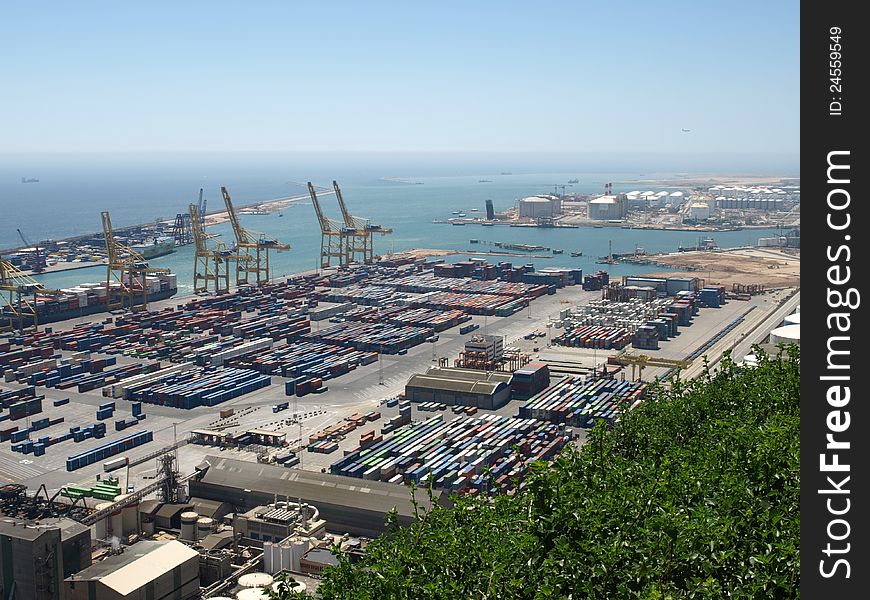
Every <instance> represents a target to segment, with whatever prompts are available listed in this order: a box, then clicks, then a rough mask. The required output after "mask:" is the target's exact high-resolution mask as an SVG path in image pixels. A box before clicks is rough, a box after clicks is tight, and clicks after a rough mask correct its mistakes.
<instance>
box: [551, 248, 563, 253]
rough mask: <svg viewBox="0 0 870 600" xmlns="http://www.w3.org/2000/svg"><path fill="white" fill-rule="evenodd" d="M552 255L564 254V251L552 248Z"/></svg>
mask: <svg viewBox="0 0 870 600" xmlns="http://www.w3.org/2000/svg"><path fill="white" fill-rule="evenodd" d="M553 254H565V251H564V250H561V249H557V248H553Z"/></svg>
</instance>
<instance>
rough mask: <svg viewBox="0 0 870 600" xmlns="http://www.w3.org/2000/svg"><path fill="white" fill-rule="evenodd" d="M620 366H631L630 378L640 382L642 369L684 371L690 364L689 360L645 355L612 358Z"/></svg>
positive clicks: (625, 355)
mask: <svg viewBox="0 0 870 600" xmlns="http://www.w3.org/2000/svg"><path fill="white" fill-rule="evenodd" d="M613 360H614V361H615V362H617V363H619V364H620V365H623V366H628V365H631V378H632V380H635V381H640V379H641V377H643V369H644V367H666V368H670V369H685V368H687V367H688V366H689V365H691V364H692V361H690V360H674V359H670V358H654V357H652V356H648V355H646V354H629V353H625V354H620V355H617V356H614V357H613ZM635 367H637V379H635V377H634V369H635Z"/></svg>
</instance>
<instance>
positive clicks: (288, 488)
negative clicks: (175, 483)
mask: <svg viewBox="0 0 870 600" xmlns="http://www.w3.org/2000/svg"><path fill="white" fill-rule="evenodd" d="M206 461H207V462H209V463H210V466H209V468H208V470H206V471H205V473H204V474H203V475H202V477H201V478H200V479H198V480H197V479H195V480H191V481H190V484H189V485H190V493H191V495H194V496H196V497H197V498H208V499H211V500H218V501H221V502H229V503H231V504H234V505H235V506H238V507H240V508H245V509H250V508H255V507H258V506H262V505H268V504H270V503H272V502H274V499H275V497H276V496H281V497H284V496H288V495H289V496H290V497H291V498H293V499H296V500H301V501H302V502H303V503H308V504H311V505H313V506H316V507H317V509H318V510H319V511H320V517H321V518H322V519H324V520H326V523H327V528H328V529H329V530H331V531H341V532H347V533H350V534H352V535H363V536H368V537H376V536H378V535H380V534H382V533H384V532H385V531H386V525H385V519H386V517H387V513H389V512H390V510H392V509H393V508H394V507H395V508H396V511H397V513H396V516H397V519H398V522H399V524H401V525H407V524H410V523H412V522H413V521H414V507H413V505H412V504H411V499H410V494H409V492H408V489H407V488H404V487H401V486H397V485H392V484H389V483H382V482H379V481H366V482H365V485H360V482H359V481H358V480H354V479H348V478H346V477H341V476H338V475H332V474H329V473H314V472H309V471H301V470H298V469H288V468H285V467H281V466H274V465H266V464H260V463H252V462H247V461H242V460H234V459H230V458H223V457H220V456H209V457H207V458H206ZM415 497H416V499H417V501H418V502H419V504H420V506H421V507H424V508H425V507H426V506H429V505H430V502H429V498H428V496H427V495H426V494H425V493H424V492H423V491H418V492H417V494H416V496H415ZM436 498H437V501H438V502H441V503H444V504H449V502H448V500H447V497H446V495H436Z"/></svg>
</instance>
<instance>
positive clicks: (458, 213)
mask: <svg viewBox="0 0 870 600" xmlns="http://www.w3.org/2000/svg"><path fill="white" fill-rule="evenodd" d="M453 214H454V215H461V214H462V211H461V210H454V211H453Z"/></svg>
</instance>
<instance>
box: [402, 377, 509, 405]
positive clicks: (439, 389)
mask: <svg viewBox="0 0 870 600" xmlns="http://www.w3.org/2000/svg"><path fill="white" fill-rule="evenodd" d="M512 379H513V375H512V374H511V373H504V372H500V371H479V370H472V369H451V368H446V367H432V368H430V369H429V370H428V371H426V373H425V374H422V375H413V376H412V377H411V378H410V379H409V380H408V383H407V384H406V385H405V398H407V399H408V400H410V401H411V402H441V403H443V404H447V405H448V406H454V405H460V406H476V407H477V408H483V409H487V410H494V409H497V408H500V407H502V406H504V405H505V404H507V403H508V401H510V399H511V380H512Z"/></svg>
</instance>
